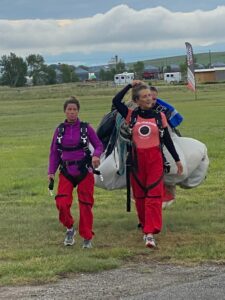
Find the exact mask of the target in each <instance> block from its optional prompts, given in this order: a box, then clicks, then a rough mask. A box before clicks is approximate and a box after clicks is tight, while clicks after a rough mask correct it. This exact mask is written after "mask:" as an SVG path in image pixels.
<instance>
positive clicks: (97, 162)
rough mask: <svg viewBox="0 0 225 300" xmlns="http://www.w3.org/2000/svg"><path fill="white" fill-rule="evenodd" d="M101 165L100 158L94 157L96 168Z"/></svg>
mask: <svg viewBox="0 0 225 300" xmlns="http://www.w3.org/2000/svg"><path fill="white" fill-rule="evenodd" d="M99 165H100V158H99V157H97V156H93V157H92V166H93V168H94V169H96V168H98V167H99Z"/></svg>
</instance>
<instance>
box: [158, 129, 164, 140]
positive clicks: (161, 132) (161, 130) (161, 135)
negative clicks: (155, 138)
mask: <svg viewBox="0 0 225 300" xmlns="http://www.w3.org/2000/svg"><path fill="white" fill-rule="evenodd" d="M159 134H160V137H161V138H163V135H164V129H159Z"/></svg>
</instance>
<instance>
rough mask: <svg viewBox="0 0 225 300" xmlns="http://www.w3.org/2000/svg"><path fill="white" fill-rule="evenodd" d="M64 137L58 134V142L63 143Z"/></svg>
mask: <svg viewBox="0 0 225 300" xmlns="http://www.w3.org/2000/svg"><path fill="white" fill-rule="evenodd" d="M62 138H63V136H62V135H58V136H57V142H58V144H61V143H62Z"/></svg>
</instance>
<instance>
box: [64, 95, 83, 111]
mask: <svg viewBox="0 0 225 300" xmlns="http://www.w3.org/2000/svg"><path fill="white" fill-rule="evenodd" d="M68 104H76V106H77V109H78V111H79V110H80V102H79V101H78V100H77V99H76V98H75V97H74V96H70V98H69V99H68V100H66V102H65V103H64V106H63V109H64V112H65V111H66V108H67V106H68Z"/></svg>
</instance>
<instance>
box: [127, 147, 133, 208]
mask: <svg viewBox="0 0 225 300" xmlns="http://www.w3.org/2000/svg"><path fill="white" fill-rule="evenodd" d="M131 152H132V148H131V145H128V144H127V159H126V185H127V212H130V210H131V199H130V171H131V162H132V153H131Z"/></svg>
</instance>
